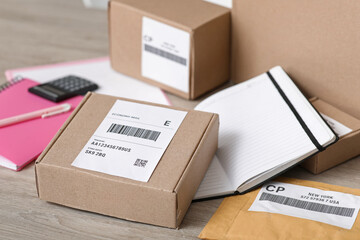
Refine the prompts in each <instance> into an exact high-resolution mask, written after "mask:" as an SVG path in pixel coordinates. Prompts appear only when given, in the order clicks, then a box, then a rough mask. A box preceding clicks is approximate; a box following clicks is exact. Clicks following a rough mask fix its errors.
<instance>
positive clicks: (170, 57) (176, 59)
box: [144, 44, 186, 66]
mask: <svg viewBox="0 0 360 240" xmlns="http://www.w3.org/2000/svg"><path fill="white" fill-rule="evenodd" d="M144 49H145V51H147V52H150V53H153V54H156V55H158V56H160V57H163V58H166V59H168V60H171V61H174V62H177V63H180V64H181V65H184V66H186V58H183V57H180V56H177V55H175V54H172V53H169V52H167V51H164V50H161V49H159V48H156V47H153V46H151V45H148V44H144Z"/></svg>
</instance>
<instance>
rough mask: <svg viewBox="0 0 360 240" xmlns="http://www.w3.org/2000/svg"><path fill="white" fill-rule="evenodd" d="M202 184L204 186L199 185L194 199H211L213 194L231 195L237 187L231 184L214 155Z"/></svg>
mask: <svg viewBox="0 0 360 240" xmlns="http://www.w3.org/2000/svg"><path fill="white" fill-rule="evenodd" d="M203 182H204V184H200V186H199V188H198V190H197V192H196V194H195V196H194V199H200V198H207V197H212V196H214V192H216V193H222V195H224V194H231V193H233V192H234V189H236V188H237V187H238V186H235V185H234V184H233V183H231V181H230V179H229V177H228V175H227V174H226V172H225V170H224V169H223V167H222V165H221V163H220V161H219V159H218V158H217V156H216V155H215V156H214V158H213V160H212V162H211V164H210V166H209V169H208V171H207V172H206V174H205V177H204V179H203Z"/></svg>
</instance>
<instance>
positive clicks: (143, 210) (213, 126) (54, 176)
mask: <svg viewBox="0 0 360 240" xmlns="http://www.w3.org/2000/svg"><path fill="white" fill-rule="evenodd" d="M118 102H119V100H118V98H116V97H111V96H107V95H101V94H94V93H88V94H87V95H86V97H85V98H84V100H83V101H82V103H81V104H80V105H79V106H78V107H77V109H75V111H74V112H73V114H72V115H71V116H70V117H69V119H68V120H67V122H66V123H65V124H64V125H63V127H62V128H61V129H60V131H59V132H58V133H57V135H56V136H55V137H54V138H53V140H52V141H51V143H50V144H49V145H48V146H47V148H46V149H45V150H44V152H43V153H42V154H41V155H40V157H39V158H38V159H37V161H36V167H35V169H36V183H37V191H38V195H39V197H40V199H43V200H46V201H49V202H54V203H57V204H61V205H65V206H69V207H73V208H77V209H82V210H87V211H91V212H97V213H101V214H105V215H109V216H114V217H119V218H123V219H127V220H132V221H137V222H143V223H148V224H154V225H159V226H165V227H170V228H177V227H178V226H179V225H180V223H181V221H182V219H183V218H184V216H185V213H186V211H187V209H188V207H189V206H190V203H191V201H192V199H193V196H194V194H195V192H196V190H197V188H198V186H199V184H200V182H201V181H202V179H203V177H204V175H205V172H206V170H207V168H208V165H209V164H210V161H211V160H212V158H213V156H214V154H215V151H216V149H217V141H218V127H219V118H218V115H216V114H212V113H205V112H200V111H194V110H189V111H187V110H184V109H178V108H172V107H168V106H162V105H158V104H151V103H144V102H137V101H132V100H124V99H122V100H121V99H120V102H126V103H134V102H135V103H141V104H137V105H141V106H145V107H148V106H160V108H158V109H166V110H168V109H171V110H173V109H176V110H180V111H182V112H185V114H186V116H185V117H184V119H183V120H182V122H181V124H180V126H179V128H178V129H177V131H176V133H175V135H174V137H173V138H172V140H171V142H170V144H169V145H168V147H167V148H166V149H165V152H164V154H163V155H162V157H161V159H160V161H159V162H158V164H157V166H156V165H155V166H156V168H155V170H154V171H153V172H152V174H150V179H149V180H148V181H147V182H146V181H139V180H132V179H129V178H126V177H120V176H115V175H112V174H107V173H105V172H107V171H114V170H116V171H118V170H121V169H120V168H116V167H115V166H117V165H116V164H120V163H124V162H127V161H129V164H130V165H131V167H133V168H131V170H130V171H127V172H125V174H132V173H133V172H135V171H142V169H145V164H146V162H144V161H141V162H138V160H137V159H136V161H135V159H130V157H129V158H122V157H121V155H119V154H118V153H116V155H115V156H116V158H115V159H112V160H115V162H113V164H114V165H110V166H107V168H106V167H103V162H102V161H108V160H109V159H108V158H101V157H104V156H105V155H104V154H107V155H106V156H108V155H109V154H112V153H113V152H114V151H118V152H122V151H128V152H129V153H130V152H135V151H133V150H134V148H135V150H136V147H134V146H133V148H132V149H130V150H131V151H130V150H129V147H128V146H129V145H128V142H134V141H135V139H136V137H133V136H135V135H124V136H123V137H126V139H127V141H118V142H116V143H115V144H114V145H111V144H107V145H106V144H105V145H101V146H100V145H96V146H94V147H90V148H86V146H87V144H90V143H91V144H93V143H94V142H95V143H96V141H97V142H100V143H101V142H103V140H106V139H113V138H115V135H119V134H112V135H110V134H108V135H107V136H108V137H103V138H100V137H101V136H100V137H99V136H94V133H97V132H98V130H99V129H101V126H102V124H103V123H104V122H105V120H106V119H109V118H117V117H118V116H121V117H122V118H123V117H129V118H128V119H129V120H128V121H127V122H128V124H132V125H133V124H135V122H136V120H134V119H136V118H133V115H129V116H127V115H126V114H127V113H126V111H123V110H121V111H119V113H115V115H114V114H111V116H110V115H109V114H110V113H111V111H112V109H113V108H114V106H115V105H116V104H117V103H118ZM124 112H125V113H124ZM176 112H177V111H176ZM122 114H124V115H122ZM150 115H151V114H150ZM134 116H135V115H134ZM147 117H149V115H148V116H147ZM150 117H153V116H150ZM105 118H106V119H105ZM140 119H141V117H140ZM166 125H169V126H170V127H171V124H169V122H167V123H166ZM133 126H134V125H133ZM145 126H147V128H153V127H154V126H151V125H145ZM163 128H166V126H164V127H163ZM118 130H119V131H117V133H120V129H118ZM95 131H96V132H95ZM108 131H111V132H114V131H113V129H112V128H111V127H110V128H109V130H108ZM164 132H165V130H163V132H162V134H163V133H164ZM144 136H146V139H141V140H143V142H144V143H146V144H147V143H150V142H151V141H152V142H154V141H156V140H157V139H156V138H150V137H149V136H151V135H146V134H145V135H144ZM92 138H94V140H91V139H92ZM160 138H161V135H160V137H159V138H158V140H159V141H160ZM146 140H148V141H146ZM92 141H94V142H92ZM105 143H106V142H105ZM116 145H118V146H116ZM84 146H85V147H84ZM136 146H137V147H142V144H137V145H136ZM108 148H111V149H110V150H108ZM88 149H90V150H88ZM91 149H92V150H91ZM147 149H148V151H149V154H148V155H149V156H145V158H144V159H148V158H147V157H150V155H151V154H152V153H153V151H154V150H156V148H155V147H148V148H147ZM98 152H99V153H98ZM81 154H82V155H81ZM92 154H94V155H92ZM124 154H128V153H124ZM136 154H138V153H136ZM140 154H144V153H143V152H142V153H140ZM95 155H99V156H96V157H98V158H95V157H94V156H95ZM80 156H85V158H82V159H81V160H82V163H83V164H87V163H90V162H92V161H93V159H95V160H96V161H98V163H100V166H101V167H103V169H102V170H101V171H100V170H99V171H94V170H87V169H89V168H86V169H84V168H83V167H78V166H79V165H77V166H76V167H75V166H72V164H74V163H75V162H76V161H78V160H79V157H80ZM75 159H76V161H74V160H75ZM98 159H99V160H98ZM148 164H149V163H148ZM132 165H133V166H132ZM146 166H148V165H146ZM97 167H98V166H97ZM144 171H145V170H144ZM139 177H143V176H142V175H140V176H139Z"/></svg>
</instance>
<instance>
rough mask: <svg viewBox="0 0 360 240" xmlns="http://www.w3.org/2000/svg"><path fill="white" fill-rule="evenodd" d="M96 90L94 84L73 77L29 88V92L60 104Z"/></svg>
mask: <svg viewBox="0 0 360 240" xmlns="http://www.w3.org/2000/svg"><path fill="white" fill-rule="evenodd" d="M97 88H98V85H96V84H95V83H93V82H91V81H89V80H87V79H84V78H81V77H77V76H74V75H69V76H66V77H62V78H59V79H55V80H53V81H50V82H47V83H44V84H40V85H37V86H34V87H31V88H29V92H31V93H33V94H36V95H38V96H40V97H43V98H46V99H48V100H50V101H53V102H60V101H62V100H65V99H67V98H71V97H74V96H76V95H84V94H86V93H87V92H88V91H94V90H96V89H97Z"/></svg>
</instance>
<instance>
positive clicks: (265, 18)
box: [231, 0, 360, 172]
mask: <svg viewBox="0 0 360 240" xmlns="http://www.w3.org/2000/svg"><path fill="white" fill-rule="evenodd" d="M359 11H360V2H359V1H356V0H349V1H346V2H343V1H339V0H318V1H313V0H292V1H285V0H234V1H233V9H232V76H231V79H232V80H233V81H234V82H237V83H238V82H242V81H245V80H247V79H249V78H251V77H254V76H256V75H258V74H261V73H262V72H264V71H266V70H268V69H270V68H272V67H273V66H277V65H281V66H282V67H283V68H284V70H285V71H286V72H287V73H288V74H289V75H290V77H291V78H292V79H293V80H294V82H295V83H296V85H297V86H298V87H299V88H300V89H301V90H302V92H303V93H304V94H305V95H306V96H307V97H308V98H311V97H317V98H319V99H321V100H323V101H325V102H326V103H328V104H329V105H330V106H332V107H335V108H337V109H338V110H339V111H340V112H343V113H345V114H347V115H349V116H353V117H354V118H356V120H359V119H360V94H359V92H360V81H359V77H360V67H359V63H360V31H359V29H360V14H359ZM315 106H316V105H315ZM318 110H319V111H320V112H321V109H318ZM344 119H345V118H344ZM346 119H349V118H346ZM335 120H336V118H335ZM340 120H341V119H340ZM345 121H346V120H345ZM340 122H341V121H340ZM352 122H354V121H352ZM342 124H344V125H346V122H342ZM353 130H354V131H353V132H352V133H351V134H350V135H347V136H344V140H343V141H339V142H338V143H336V144H335V145H334V146H332V147H330V148H329V149H327V150H325V152H323V153H321V154H320V155H323V156H324V157H321V158H314V159H313V160H312V161H317V163H315V162H313V163H312V164H310V165H309V164H305V166H306V167H307V168H308V167H309V166H312V167H311V168H308V169H309V170H311V171H313V172H319V171H320V169H321V171H324V170H326V169H328V168H330V167H333V166H334V162H337V164H338V163H340V162H341V161H345V160H347V159H349V158H350V157H354V156H356V155H358V154H360V136H359V134H360V133H359V131H357V130H358V129H353ZM338 145H342V146H343V147H340V148H337V147H336V146H338ZM346 146H347V147H346ZM325 156H327V157H325ZM335 157H336V158H337V159H338V160H335V159H334V158H335ZM330 158H332V159H330ZM315 159H317V160H315ZM339 160H340V161H339ZM308 163H309V162H308ZM315 165H318V166H319V168H317V169H318V170H316V171H315V168H313V167H314V166H315Z"/></svg>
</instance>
